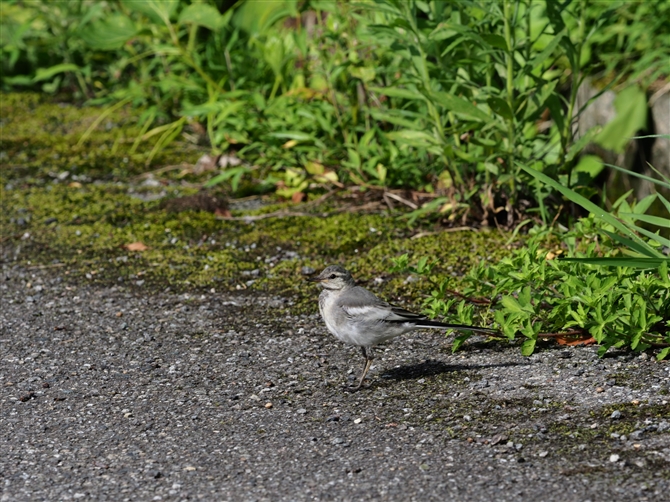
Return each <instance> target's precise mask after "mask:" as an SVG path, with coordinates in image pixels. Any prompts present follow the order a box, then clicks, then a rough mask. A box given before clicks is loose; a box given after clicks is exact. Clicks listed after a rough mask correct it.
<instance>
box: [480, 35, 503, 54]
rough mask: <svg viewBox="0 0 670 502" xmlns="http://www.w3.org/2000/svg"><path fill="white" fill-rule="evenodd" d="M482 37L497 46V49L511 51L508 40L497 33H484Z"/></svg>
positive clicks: (492, 45) (491, 44)
mask: <svg viewBox="0 0 670 502" xmlns="http://www.w3.org/2000/svg"><path fill="white" fill-rule="evenodd" d="M482 39H484V40H485V41H486V43H488V44H489V45H490V46H491V47H495V48H496V49H502V50H504V51H509V46H508V45H507V41H506V40H505V38H504V37H503V36H501V35H497V34H495V33H485V34H483V35H482Z"/></svg>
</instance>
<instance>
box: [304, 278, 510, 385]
mask: <svg viewBox="0 0 670 502" xmlns="http://www.w3.org/2000/svg"><path fill="white" fill-rule="evenodd" d="M308 281H311V282H316V283H318V284H319V285H320V286H321V287H322V288H323V290H322V291H321V294H320V295H319V312H320V313H321V317H322V318H323V321H324V322H325V324H326V327H327V328H328V331H330V332H331V333H332V334H333V335H335V337H336V338H337V339H338V340H340V341H342V342H344V343H347V344H349V345H355V346H357V347H360V348H361V352H362V353H363V357H364V358H365V366H364V367H363V372H362V373H361V376H360V378H359V379H358V385H356V387H354V388H353V390H359V389H360V388H361V386H362V385H363V380H365V376H366V375H367V373H368V370H369V369H370V365H371V364H372V361H373V359H374V354H373V347H374V346H375V345H378V344H380V343H382V342H385V341H387V340H390V339H392V338H395V337H397V336H399V335H402V334H403V333H408V332H410V331H413V330H415V329H420V328H431V329H453V330H457V331H474V332H479V333H488V334H494V333H497V332H496V331H495V330H492V329H488V328H479V327H476V326H467V325H463V324H448V323H443V322H438V321H433V320H431V319H428V318H427V317H426V316H424V315H421V314H415V313H413V312H410V311H408V310H405V309H403V308H400V307H396V306H394V305H391V304H390V303H388V302H385V301H384V300H382V299H380V298H378V297H377V296H375V294H374V293H371V292H370V291H368V290H367V289H365V288H363V287H361V286H356V282H355V281H354V278H353V277H352V275H351V273H349V271H348V270H347V269H345V268H344V267H341V266H339V265H330V266H328V267H326V268H325V269H323V271H322V272H321V273H320V274H319V275H317V276H315V277H311V278H308Z"/></svg>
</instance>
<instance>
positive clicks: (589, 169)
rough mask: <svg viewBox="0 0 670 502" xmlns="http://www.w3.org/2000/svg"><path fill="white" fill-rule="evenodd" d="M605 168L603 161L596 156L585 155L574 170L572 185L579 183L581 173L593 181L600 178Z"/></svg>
mask: <svg viewBox="0 0 670 502" xmlns="http://www.w3.org/2000/svg"><path fill="white" fill-rule="evenodd" d="M604 168H605V166H604V164H603V161H602V160H601V159H600V157H598V156H596V155H584V156H583V157H582V158H580V159H579V163H578V164H577V165H576V166H575V167H574V168H573V169H572V173H571V178H572V179H571V181H572V184H573V185H574V184H576V183H578V180H579V173H585V174H587V175H588V178H590V179H591V180H592V179H594V178H595V177H596V176H598V175H599V174H600V173H601V171H602V170H603V169H604Z"/></svg>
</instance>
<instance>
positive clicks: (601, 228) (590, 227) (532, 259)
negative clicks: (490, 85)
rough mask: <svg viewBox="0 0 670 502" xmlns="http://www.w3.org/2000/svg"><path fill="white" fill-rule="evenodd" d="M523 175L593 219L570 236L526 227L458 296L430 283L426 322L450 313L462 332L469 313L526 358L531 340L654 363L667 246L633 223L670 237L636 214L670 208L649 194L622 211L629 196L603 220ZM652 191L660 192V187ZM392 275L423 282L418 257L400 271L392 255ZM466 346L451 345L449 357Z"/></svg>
mask: <svg viewBox="0 0 670 502" xmlns="http://www.w3.org/2000/svg"><path fill="white" fill-rule="evenodd" d="M532 174H533V175H534V176H536V177H538V179H541V180H544V181H545V182H546V183H547V184H549V185H555V188H556V189H558V190H560V191H562V192H563V193H564V194H565V195H566V196H567V197H569V198H570V199H571V200H572V201H573V202H575V203H579V204H581V205H583V206H584V207H585V208H587V209H589V210H591V211H593V212H592V213H591V214H590V216H589V217H588V218H582V219H581V220H579V221H578V222H576V223H575V224H574V226H572V228H570V229H567V228H562V229H561V228H560V227H558V228H557V227H551V228H547V227H541V226H536V227H535V228H534V229H533V230H532V231H531V232H530V237H529V238H528V239H527V240H526V241H525V242H524V244H523V246H522V247H520V248H519V249H518V250H516V251H514V252H513V253H512V254H511V255H510V256H509V257H506V258H504V259H502V260H501V261H500V262H498V263H496V264H493V265H491V264H489V263H485V262H481V263H479V264H478V265H476V266H475V267H473V268H472V269H471V270H470V272H469V274H468V275H466V277H465V286H464V287H463V288H462V289H459V290H458V291H454V287H453V285H452V284H451V282H452V281H451V280H450V279H449V278H447V279H444V280H435V279H433V284H434V286H435V288H434V290H433V292H432V295H431V297H430V298H429V299H427V300H426V301H425V307H426V312H427V313H428V314H429V315H431V316H432V317H435V316H438V315H447V314H449V313H452V312H453V313H455V314H456V315H457V316H458V321H459V322H462V323H472V322H473V321H474V319H473V316H474V314H475V311H476V310H477V311H478V314H479V316H480V317H481V318H482V319H483V321H484V322H487V323H490V322H493V323H494V325H495V326H496V327H498V328H499V329H500V331H501V333H502V334H503V335H505V336H506V337H507V338H508V339H509V340H515V339H517V338H518V337H520V338H521V339H522V340H523V343H522V349H521V350H522V352H523V353H524V354H526V355H530V354H532V353H533V351H534V350H535V348H536V344H537V342H538V339H540V338H554V339H557V340H558V341H559V343H563V344H570V345H576V344H588V343H597V344H599V346H600V348H599V355H601V356H603V355H604V354H605V353H606V352H607V351H608V350H609V349H610V348H612V347H615V348H621V347H629V348H630V349H632V350H635V351H641V350H645V349H649V348H651V347H655V348H660V351H659V352H658V354H657V358H658V359H659V360H661V359H664V358H666V357H668V355H669V354H670V273H669V266H670V258H669V257H668V256H667V249H670V240H668V239H667V238H665V237H663V236H662V235H660V231H657V232H656V233H653V232H651V231H649V230H647V229H645V228H642V227H640V226H638V222H645V223H648V224H651V225H654V226H656V227H657V228H659V229H660V228H670V218H663V217H657V216H650V215H647V214H646V213H645V212H646V211H647V209H648V208H649V207H650V206H651V204H652V203H653V202H654V201H655V200H656V199H657V198H658V199H659V200H660V201H661V202H662V204H663V206H664V207H665V208H666V210H667V213H668V214H670V202H669V201H668V200H667V199H665V198H664V197H663V196H662V195H660V194H653V195H650V196H648V197H646V198H645V199H643V200H641V201H640V202H639V203H633V204H632V205H631V204H629V203H628V202H627V201H626V197H627V196H629V195H630V193H629V194H626V195H624V196H623V197H621V198H620V199H619V200H618V201H617V202H616V203H615V204H614V209H613V211H612V212H611V213H607V212H604V211H603V210H601V209H600V208H598V207H597V206H595V205H594V204H592V203H591V202H589V201H588V200H587V199H584V198H583V197H581V196H580V195H579V194H577V193H576V192H573V191H572V190H570V189H567V188H565V187H562V186H560V185H558V184H556V182H554V181H552V180H551V179H545V177H544V176H543V175H541V174H540V173H537V172H534V173H532ZM654 181H655V183H657V184H659V185H664V186H666V187H667V186H670V185H668V181H669V180H668V179H667V178H665V179H660V180H659V179H654ZM664 249H665V250H666V252H665V253H664V252H662V250H664ZM394 266H395V269H396V270H402V271H409V272H412V273H415V274H418V275H421V276H424V277H429V278H430V277H431V275H432V274H431V272H432V263H430V262H429V260H428V259H427V258H425V257H424V258H422V259H420V260H419V261H418V263H416V264H413V265H410V260H409V257H408V256H407V255H402V256H400V257H399V258H397V259H396V260H395V264H394ZM469 337H470V335H469V334H466V335H462V336H459V337H457V338H456V339H455V341H454V345H453V347H454V350H456V349H458V348H459V347H460V346H461V344H462V343H463V342H464V341H465V340H467V339H468V338H469Z"/></svg>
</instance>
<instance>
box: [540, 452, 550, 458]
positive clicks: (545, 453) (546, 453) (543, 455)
mask: <svg viewBox="0 0 670 502" xmlns="http://www.w3.org/2000/svg"><path fill="white" fill-rule="evenodd" d="M547 455H549V452H548V451H546V450H545V451H541V452H540V453H538V454H537V456H538V457H540V458H544V457H546V456H547Z"/></svg>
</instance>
